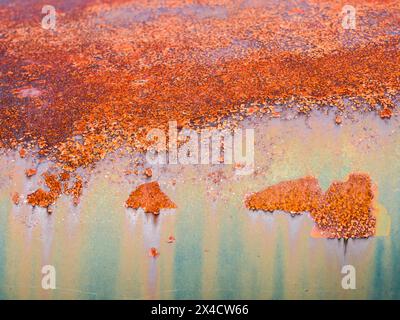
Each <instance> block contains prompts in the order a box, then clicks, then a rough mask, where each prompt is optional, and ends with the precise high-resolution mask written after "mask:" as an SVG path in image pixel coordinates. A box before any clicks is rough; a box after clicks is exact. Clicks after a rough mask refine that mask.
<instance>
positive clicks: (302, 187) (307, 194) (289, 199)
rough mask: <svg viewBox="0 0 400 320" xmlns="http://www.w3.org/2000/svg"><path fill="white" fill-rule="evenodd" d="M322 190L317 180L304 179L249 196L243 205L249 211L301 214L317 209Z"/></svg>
mask: <svg viewBox="0 0 400 320" xmlns="http://www.w3.org/2000/svg"><path fill="white" fill-rule="evenodd" d="M321 196H322V190H321V188H320V187H319V184H318V180H317V179H315V178H313V177H305V178H301V179H297V180H292V181H284V182H280V183H278V184H276V185H274V186H271V187H268V188H267V189H265V190H263V191H260V192H257V193H254V194H251V195H250V196H248V197H247V198H246V200H245V205H246V207H247V208H249V209H251V210H264V211H274V210H283V211H287V212H290V213H293V214H301V213H302V212H304V211H310V210H312V209H315V208H317V207H318V205H319V203H320V198H321Z"/></svg>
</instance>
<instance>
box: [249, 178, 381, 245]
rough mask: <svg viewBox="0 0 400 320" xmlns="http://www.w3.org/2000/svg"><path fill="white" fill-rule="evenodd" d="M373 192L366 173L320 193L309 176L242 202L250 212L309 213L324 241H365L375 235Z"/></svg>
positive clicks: (273, 187) (315, 183)
mask: <svg viewBox="0 0 400 320" xmlns="http://www.w3.org/2000/svg"><path fill="white" fill-rule="evenodd" d="M373 199H374V193H373V190H372V183H371V179H370V177H369V176H368V175H366V174H361V173H354V174H351V175H350V176H349V178H348V179H347V181H345V182H333V183H332V184H331V185H330V187H329V189H328V190H327V191H326V192H325V193H323V192H322V190H321V188H320V187H319V184H318V181H317V180H316V179H315V178H312V177H306V178H301V179H297V180H292V181H285V182H281V183H278V184H276V185H274V186H271V187H268V188H267V189H265V190H263V191H260V192H257V193H253V194H251V195H249V196H248V197H247V198H246V199H245V205H246V207H247V208H249V209H251V210H264V211H275V210H283V211H287V212H290V213H292V214H301V213H303V212H305V211H308V212H310V214H311V217H313V219H314V221H315V223H316V225H317V227H318V229H319V231H320V233H321V234H322V235H323V236H325V237H327V238H344V239H348V238H367V237H371V236H373V235H374V234H375V226H376V217H375V216H374V214H373Z"/></svg>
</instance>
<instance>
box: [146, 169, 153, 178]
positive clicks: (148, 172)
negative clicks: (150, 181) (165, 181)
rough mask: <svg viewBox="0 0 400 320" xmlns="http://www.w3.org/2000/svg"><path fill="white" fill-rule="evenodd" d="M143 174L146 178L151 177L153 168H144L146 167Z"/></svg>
mask: <svg viewBox="0 0 400 320" xmlns="http://www.w3.org/2000/svg"><path fill="white" fill-rule="evenodd" d="M144 175H145V176H146V177H147V178H151V177H152V176H153V170H151V168H146V169H145V170H144Z"/></svg>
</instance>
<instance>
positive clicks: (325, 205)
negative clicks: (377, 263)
mask: <svg viewBox="0 0 400 320" xmlns="http://www.w3.org/2000/svg"><path fill="white" fill-rule="evenodd" d="M373 198H374V194H373V191H372V183H371V179H370V177H369V176H368V175H366V174H351V175H350V176H349V178H348V179H347V181H345V182H333V183H332V184H331V185H330V187H329V189H328V190H327V191H326V193H325V195H324V198H323V201H322V203H321V205H320V206H319V208H318V209H317V210H312V211H311V215H312V216H313V218H314V220H315V222H316V224H317V226H318V229H319V230H320V231H321V232H322V234H323V235H324V236H326V237H328V238H345V239H348V238H367V237H371V236H373V235H374V234H375V226H376V218H375V216H374V215H373V214H372V200H373Z"/></svg>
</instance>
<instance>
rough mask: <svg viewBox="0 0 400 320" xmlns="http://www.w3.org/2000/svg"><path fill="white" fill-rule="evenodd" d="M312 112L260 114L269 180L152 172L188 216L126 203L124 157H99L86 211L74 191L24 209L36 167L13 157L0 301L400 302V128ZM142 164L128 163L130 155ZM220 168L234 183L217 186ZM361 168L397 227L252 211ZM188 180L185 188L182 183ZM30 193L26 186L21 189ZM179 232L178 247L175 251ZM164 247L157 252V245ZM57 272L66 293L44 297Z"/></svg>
mask: <svg viewBox="0 0 400 320" xmlns="http://www.w3.org/2000/svg"><path fill="white" fill-rule="evenodd" d="M333 118H334V115H333V114H330V115H321V114H315V113H314V114H313V115H312V116H311V117H310V118H308V119H305V118H298V119H295V120H291V122H290V126H288V125H287V123H288V122H286V121H282V120H280V119H273V120H269V121H266V120H258V119H257V120H248V121H246V122H244V123H243V126H246V127H254V128H255V129H256V133H255V137H256V148H255V152H256V155H255V157H256V158H255V164H256V174H255V175H251V176H235V175H234V174H233V173H232V172H233V171H232V168H231V167H224V166H219V167H214V168H209V167H206V166H200V165H199V166H184V167H180V166H179V167H178V166H168V167H166V168H164V169H160V168H158V169H157V168H153V172H154V174H153V178H154V179H155V180H158V181H159V182H160V185H161V187H162V189H163V191H165V193H166V194H168V195H169V196H170V197H171V198H172V199H173V200H174V202H175V203H176V204H177V207H178V208H177V209H173V210H167V211H161V214H160V215H158V216H157V217H154V216H153V215H151V214H150V215H145V214H144V213H143V212H137V213H135V211H133V210H131V209H126V208H125V207H124V202H125V201H126V198H127V196H128V195H129V192H130V190H131V189H132V185H138V184H140V181H137V182H134V183H133V184H132V183H130V182H128V181H125V180H124V179H121V175H120V174H119V170H123V168H124V166H123V159H119V160H118V161H109V160H108V159H106V160H104V161H102V162H100V163H99V166H98V170H97V172H95V173H93V175H92V176H91V178H90V181H89V184H88V186H87V189H85V191H84V194H83V196H82V199H81V203H80V204H79V205H78V206H77V207H74V206H73V205H72V204H71V201H70V199H68V198H67V197H61V199H60V201H59V202H58V203H57V204H56V206H55V208H54V211H53V213H52V215H48V214H47V213H46V211H45V209H38V208H36V209H35V210H33V211H32V208H31V206H29V205H26V204H22V205H20V206H18V207H16V206H14V205H13V204H12V201H11V199H10V194H11V193H12V191H13V190H14V189H15V188H16V187H18V188H20V190H23V192H22V193H24V194H27V193H28V192H29V188H34V187H35V183H34V182H27V180H26V179H27V178H26V177H25V176H24V165H25V164H24V161H26V160H25V159H20V158H19V157H15V158H14V157H13V156H12V154H8V155H3V156H2V157H1V172H7V173H8V175H3V176H2V178H1V184H0V185H1V189H0V206H1V209H0V222H1V223H0V244H1V245H0V279H1V281H0V297H1V298H44V299H50V298H60V299H71V298H84V299H100V298H106V299H115V298H126V299H155V298H160V299H167V298H172V299H175V298H177V299H181V298H228V299H229V298H254V299H268V298H282V299H290V298H304V299H311V298H314V299H315V298H322V299H328V298H329V299H330V298H333V299H342V298H344V299H347V298H356V299H358V298H378V299H382V298H385V299H387V298H397V299H398V298H400V274H399V273H398V267H399V263H400V255H399V252H400V245H399V243H400V241H399V240H400V239H399V234H400V233H399V225H400V221H399V220H400V215H399V214H400V205H399V201H398V199H399V196H400V185H399V180H398V174H397V173H398V172H399V169H400V164H399V162H398V161H397V159H398V156H399V153H400V149H399V145H400V144H399V142H400V132H399V122H398V120H397V119H391V120H390V121H388V122H384V121H382V120H381V119H379V118H377V117H375V116H373V115H358V116H357V117H356V118H355V120H349V119H345V120H344V121H343V124H342V125H341V126H340V127H338V126H337V125H335V124H334V121H332V119H333ZM127 161H129V160H127ZM210 170H212V171H216V170H223V171H224V173H225V175H226V177H227V178H226V179H225V180H223V181H222V182H221V183H218V182H217V183H214V182H212V181H210V180H209V179H207V175H208V174H209V172H210ZM354 171H362V172H367V173H369V175H370V176H371V179H372V180H373V181H374V183H376V185H377V187H378V196H377V197H378V202H379V204H380V206H381V210H382V211H385V212H386V214H387V215H388V216H389V217H390V220H391V227H390V233H389V234H388V235H386V236H377V237H373V238H369V239H363V240H349V242H348V244H347V247H345V245H344V243H343V241H338V240H328V239H321V238H314V237H312V236H311V231H312V228H313V221H312V219H311V218H310V217H308V216H307V215H301V216H296V217H291V216H290V215H288V214H286V213H284V214H283V213H279V212H275V213H263V212H251V211H248V210H247V209H246V208H245V207H244V204H243V199H244V196H245V194H246V193H248V192H251V191H254V190H258V189H262V188H263V187H265V186H267V185H271V184H274V183H277V182H280V181H283V180H289V179H295V178H298V177H302V176H306V175H313V176H315V177H317V178H318V179H319V181H320V183H321V186H322V188H323V190H326V188H327V187H328V186H329V184H330V183H331V182H332V181H333V180H342V179H344V178H345V177H346V176H347V175H348V174H349V173H351V172H354ZM173 178H174V179H176V185H175V186H174V185H173V184H172V183H171V180H172V179H173ZM22 186H23V187H22ZM170 235H174V237H175V238H176V242H175V243H168V242H167V240H168V237H169V236H170ZM151 247H156V248H157V250H158V251H159V252H160V256H159V257H158V258H156V259H155V258H151V257H149V255H148V251H149V249H150V248H151ZM44 264H52V265H54V266H55V267H56V270H57V289H56V290H54V291H51V290H50V291H44V290H43V289H42V288H41V286H40V283H41V267H42V266H43V265H44ZM345 264H352V265H354V266H355V267H356V270H357V289H356V290H343V289H342V287H341V279H342V276H343V275H342V274H341V273H340V271H341V268H342V266H343V265H345Z"/></svg>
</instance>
